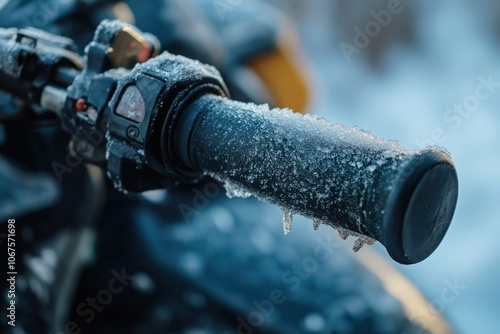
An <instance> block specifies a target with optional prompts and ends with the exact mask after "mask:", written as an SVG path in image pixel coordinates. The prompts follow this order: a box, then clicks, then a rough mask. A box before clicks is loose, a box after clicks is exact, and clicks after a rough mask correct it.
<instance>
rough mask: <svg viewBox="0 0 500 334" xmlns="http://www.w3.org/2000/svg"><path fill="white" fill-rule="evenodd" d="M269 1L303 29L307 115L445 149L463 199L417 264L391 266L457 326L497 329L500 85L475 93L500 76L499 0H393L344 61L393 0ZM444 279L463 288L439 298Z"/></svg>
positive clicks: (499, 306) (409, 143)
mask: <svg viewBox="0 0 500 334" xmlns="http://www.w3.org/2000/svg"><path fill="white" fill-rule="evenodd" d="M269 1H270V2H273V3H275V4H277V5H278V6H280V7H281V8H283V9H285V11H287V12H288V13H290V14H291V15H292V16H294V17H295V20H296V22H298V24H299V29H300V34H301V37H302V38H301V39H302V41H301V43H302V46H303V49H304V50H305V51H306V54H307V58H308V60H309V63H310V66H311V68H310V70H311V72H312V73H313V76H312V79H313V80H312V81H314V87H315V88H314V91H315V98H314V103H313V106H312V111H313V112H314V113H316V114H318V115H320V116H323V117H325V118H327V119H329V120H331V121H334V122H338V123H342V124H345V125H357V126H359V127H361V128H363V129H367V130H370V131H372V132H374V133H375V134H378V135H381V136H383V137H385V138H389V139H397V140H398V141H399V142H400V143H401V144H402V145H403V146H404V147H405V148H419V147H421V146H422V145H424V144H431V143H434V144H437V145H440V146H444V147H446V148H447V149H448V150H449V151H450V152H451V154H452V156H453V158H454V161H455V163H456V167H457V170H458V173H459V180H460V197H459V203H458V207H457V212H456V214H455V218H454V221H453V223H452V225H451V227H450V229H449V231H448V234H447V236H446V237H445V239H444V241H443V243H442V244H441V246H440V247H439V248H438V249H437V251H436V252H435V253H434V254H433V255H432V256H431V257H430V258H428V259H427V260H425V261H424V262H423V263H421V264H417V265H413V266H402V265H397V264H396V263H395V262H394V261H390V262H391V263H393V265H394V266H396V267H397V269H398V270H400V271H402V272H403V273H405V274H406V275H407V276H408V277H409V278H410V279H411V280H412V281H413V282H414V283H415V284H416V285H417V287H419V288H420V289H421V291H422V293H423V294H424V295H425V296H426V297H427V298H428V299H429V300H430V301H433V300H434V301H437V302H436V303H434V306H435V307H436V308H437V309H438V311H439V312H440V313H442V314H443V316H444V317H445V318H447V319H448V320H449V321H450V323H451V324H452V325H453V326H455V327H456V329H457V330H458V332H459V333H495V332H498V328H499V327H500V317H499V315H500V288H499V286H498V283H499V282H500V243H499V241H498V239H499V236H500V221H499V220H500V219H499V218H500V204H499V200H500V168H499V166H500V151H499V150H498V145H499V143H500V114H499V112H498V109H499V108H500V87H489V88H490V89H491V92H490V93H491V94H488V96H487V97H482V98H481V99H475V98H474V96H475V95H476V89H477V88H478V87H479V86H480V85H481V82H482V80H483V79H484V80H486V81H488V80H490V81H494V82H498V83H500V3H499V2H498V1H489V0H479V1H465V0H442V1H438V2H436V1H432V0H425V1H424V0H420V1H411V0H401V2H400V6H399V7H397V9H398V11H399V13H398V14H395V15H392V17H391V22H390V23H389V24H387V26H386V27H381V29H380V32H378V33H376V34H375V33H372V34H373V35H375V36H373V37H370V38H369V39H370V42H369V43H367V44H368V45H367V46H366V47H364V48H358V51H359V52H355V53H353V54H352V55H351V57H350V58H351V61H348V60H347V59H346V57H345V55H344V52H343V51H342V49H341V45H342V44H341V43H348V44H350V45H352V46H355V40H354V39H355V36H356V32H355V31H354V28H356V27H359V28H360V29H362V30H363V31H365V27H366V25H367V24H368V23H369V22H370V21H375V19H374V16H373V15H372V14H371V11H375V12H377V13H378V12H379V11H381V10H387V9H388V5H389V4H390V3H391V2H392V3H394V1H387V0H377V1H362V0H337V1H330V0H314V1H303V0H294V1H291V0H269ZM396 2H398V1H396ZM372 29H374V30H373V31H374V32H376V29H375V28H372ZM344 45H345V44H344ZM480 78H483V79H480ZM483 86H484V85H483ZM493 86H494V84H493ZM481 89H482V90H484V88H481ZM484 92H486V91H484ZM477 102H479V103H477ZM464 103H465V104H467V106H466V107H463V108H462V111H460V109H459V107H460V105H463V104H464ZM377 247H379V248H380V253H381V254H385V250H384V249H383V248H382V247H380V246H377ZM384 256H385V255H384ZM446 280H449V281H458V282H459V284H461V285H466V286H467V288H466V289H465V290H464V291H463V292H462V293H461V294H460V295H459V296H458V297H457V298H456V299H455V300H453V301H452V302H449V303H441V302H438V301H439V300H441V299H442V292H443V290H444V289H445V288H446V283H445V282H446ZM443 305H444V306H443Z"/></svg>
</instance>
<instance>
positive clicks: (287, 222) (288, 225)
mask: <svg viewBox="0 0 500 334" xmlns="http://www.w3.org/2000/svg"><path fill="white" fill-rule="evenodd" d="M292 223H293V214H292V213H291V212H290V211H288V210H285V209H284V210H283V234H285V235H287V234H288V233H290V231H291V230H292Z"/></svg>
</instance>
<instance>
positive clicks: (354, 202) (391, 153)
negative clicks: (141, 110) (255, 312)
mask: <svg viewBox="0 0 500 334" xmlns="http://www.w3.org/2000/svg"><path fill="white" fill-rule="evenodd" d="M179 124H180V126H179V129H178V131H180V133H181V134H180V135H179V136H178V137H177V138H178V139H179V140H178V141H177V143H176V147H177V152H178V157H180V158H181V160H182V161H183V164H184V165H185V166H186V167H188V168H190V169H192V170H193V171H202V172H204V173H208V174H210V175H213V176H214V177H215V178H217V179H219V180H222V181H223V182H224V183H226V187H228V188H229V189H230V190H231V188H232V189H233V190H236V191H237V192H240V193H242V192H243V193H251V194H254V195H255V196H256V197H258V198H261V199H263V200H267V201H270V202H272V203H275V204H277V205H279V206H281V207H283V208H286V209H287V210H290V211H291V212H294V213H298V214H302V215H304V216H306V217H310V218H312V219H319V220H321V221H322V222H324V223H326V224H329V225H332V226H334V227H342V228H345V229H348V230H351V231H354V232H357V233H359V234H362V235H366V236H369V237H372V238H374V239H376V240H378V241H380V242H381V243H382V244H383V245H384V246H385V247H386V248H387V250H388V252H389V254H390V255H391V257H392V258H393V259H394V260H396V261H398V262H400V263H404V264H412V263H417V262H420V261H422V260H424V259H425V258H427V257H428V256H429V255H430V254H431V253H432V252H433V251H434V250H435V249H436V248H437V246H438V245H439V243H440V242H441V240H442V239H443V237H444V235H445V233H446V231H447V229H448V226H449V224H450V222H451V219H452V216H453V212H454V210H455V205H456V201H457V195H458V180H457V174H456V172H455V168H454V165H453V163H452V160H451V158H450V156H449V155H448V154H447V153H446V152H444V151H442V150H440V149H436V148H430V149H425V150H421V151H407V150H404V149H402V148H401V147H400V146H399V145H398V144H397V143H396V142H393V141H386V140H384V139H382V138H380V137H376V136H374V135H372V134H370V133H368V132H366V131H363V130H361V129H359V128H347V127H343V126H341V125H335V124H331V123H329V122H327V121H325V120H323V119H319V118H316V117H314V116H307V115H306V116H302V115H298V114H294V113H293V112H292V111H290V110H280V109H274V110H269V108H267V107H266V106H256V105H252V104H245V103H239V102H235V101H231V100H229V99H227V98H222V97H218V96H214V95H205V96H202V97H200V98H198V99H197V100H196V101H194V102H193V103H192V104H191V105H190V106H189V107H188V108H187V109H186V110H185V112H184V113H183V120H182V121H181V122H180V123H179Z"/></svg>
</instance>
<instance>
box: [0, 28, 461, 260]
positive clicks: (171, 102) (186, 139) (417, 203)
mask: <svg viewBox="0 0 500 334" xmlns="http://www.w3.org/2000/svg"><path fill="white" fill-rule="evenodd" d="M9 31H10V32H9V34H6V33H4V34H3V35H1V36H0V37H1V38H0V44H1V45H0V51H1V52H0V55H1V56H2V57H4V59H10V60H12V61H11V62H9V64H8V66H6V65H5V66H0V73H1V76H3V77H4V78H5V77H7V78H8V79H9V80H10V81H11V82H12V81H15V82H16V84H12V85H9V84H5V83H4V84H2V83H0V86H1V88H2V89H4V90H6V91H9V92H11V93H13V94H15V95H16V96H18V97H19V98H21V99H23V100H25V101H26V102H28V103H30V104H31V105H33V106H34V107H37V108H40V106H41V107H42V108H43V109H48V110H52V111H53V112H55V113H56V114H57V115H58V116H59V118H60V119H61V123H62V126H63V128H64V129H65V130H67V131H68V132H69V133H71V134H72V136H73V139H72V142H71V143H70V148H71V150H72V152H73V154H74V155H78V156H80V157H82V158H83V159H84V160H86V161H88V162H91V163H95V164H101V165H103V166H106V167H107V171H108V176H109V177H110V178H111V180H112V181H113V182H114V184H115V186H116V188H118V189H120V190H124V191H134V192H141V191H145V190H151V189H159V188H165V187H171V186H174V185H176V184H178V183H181V182H194V181H196V180H198V179H199V178H200V177H202V176H204V175H205V174H209V175H211V176H213V177H214V178H216V179H218V180H220V181H222V182H223V183H224V184H225V186H226V188H227V189H228V190H229V191H230V192H232V193H234V194H236V195H248V194H253V195H255V196H256V197H258V198H261V199H264V200H268V201H270V202H272V203H276V204H278V205H280V206H281V207H283V208H284V209H286V210H288V211H290V212H293V213H298V214H302V215H304V216H306V217H309V218H312V219H314V220H316V221H317V222H321V223H325V224H328V225H331V226H334V227H336V228H342V229H345V230H349V231H353V232H355V233H357V234H359V235H364V236H368V237H371V238H373V239H376V240H378V241H380V242H381V243H382V244H383V245H384V246H385V247H386V248H387V250H388V252H389V254H390V255H391V257H392V258H393V259H395V260H396V261H398V262H400V263H405V264H411V263H417V262H420V261H422V260H423V259H425V258H427V257H428V256H429V255H430V254H431V253H432V252H433V251H434V250H435V249H436V248H437V246H438V245H439V243H440V242H441V240H442V239H443V237H444V235H445V233H446V231H447V229H448V226H449V224H450V222H451V219H452V216H453V213H454V210H455V205H456V201H457V196H458V180H457V175H456V172H455V168H454V165H453V163H452V161H451V158H450V156H449V154H447V153H446V152H445V151H443V150H441V149H438V148H429V149H425V150H421V151H406V150H404V149H402V148H401V147H400V146H399V145H398V144H397V143H395V142H391V141H386V140H384V139H382V138H380V137H376V136H374V135H372V134H370V133H368V132H366V131H363V130H361V129H358V128H346V127H343V126H340V125H335V124H331V123H329V122H327V121H325V120H322V119H319V118H316V117H314V116H307V115H306V116H303V115H299V114H294V113H293V112H292V111H290V110H279V109H274V110H269V108H268V107H267V106H256V105H253V104H246V103H240V102H235V101H232V100H230V99H229V97H228V96H229V94H228V92H227V89H226V87H225V85H224V82H223V80H222V78H221V76H220V74H219V73H218V71H217V70H216V69H215V68H213V67H211V66H208V65H203V64H201V63H199V62H197V61H194V60H190V59H187V58H184V57H180V56H174V55H171V54H169V53H166V52H165V53H163V54H161V55H160V56H156V50H157V49H158V43H157V41H156V40H155V38H154V37H152V36H150V35H147V34H143V33H142V32H140V31H138V30H137V29H136V28H135V27H132V26H129V25H127V24H125V23H122V22H119V21H104V22H103V23H101V25H100V26H99V28H98V29H97V31H96V34H95V37H94V40H93V41H92V42H91V43H90V44H89V46H88V47H87V48H86V50H85V58H84V59H85V61H81V60H79V58H78V56H76V54H75V53H74V50H73V48H72V47H69V46H68V45H69V43H67V40H65V39H63V40H56V39H51V38H48V41H47V42H45V43H43V42H42V43H41V42H39V39H42V40H43V39H45V38H46V36H47V35H44V34H45V33H44V34H42V33H40V32H39V31H35V32H33V31H21V32H19V31H17V32H16V31H14V32H13V31H12V30H9ZM2 36H4V37H2ZM5 36H6V37H5ZM20 36H21V37H20ZM51 41H52V42H51ZM54 41H58V43H59V44H55V42H54ZM20 43H22V44H23V45H22V48H21V49H23V51H22V56H18V55H16V56H15V57H13V56H5V55H6V54H8V53H9V50H19V48H20V46H19V44H20ZM37 45H38V46H37ZM57 50H60V51H61V52H60V53H58V52H57ZM118 50H120V54H119V55H118V54H117V52H118ZM16 52H17V51H16ZM44 53H47V54H49V55H51V56H50V57H47V56H46V55H45V54H44ZM123 54H125V56H123ZM41 55H43V56H41ZM61 55H62V56H61ZM120 56H122V57H120ZM5 57H7V58H5ZM8 57H10V58H8ZM68 59H69V61H68ZM28 60H29V62H28ZM13 61H15V62H14V63H13ZM33 64H35V65H36V66H35V65H33ZM80 67H81V68H80ZM28 70H29V71H28ZM26 73H33V75H27V74H26ZM61 73H62V74H61ZM12 87H18V88H16V89H12Z"/></svg>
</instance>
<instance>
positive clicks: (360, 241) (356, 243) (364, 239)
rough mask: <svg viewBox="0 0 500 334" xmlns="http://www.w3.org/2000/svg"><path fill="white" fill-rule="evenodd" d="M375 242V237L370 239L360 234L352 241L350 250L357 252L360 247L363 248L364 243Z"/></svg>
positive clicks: (371, 243) (370, 243)
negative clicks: (352, 244)
mask: <svg viewBox="0 0 500 334" xmlns="http://www.w3.org/2000/svg"><path fill="white" fill-rule="evenodd" d="M375 242H376V240H375V239H372V238H370V237H367V236H361V237H359V238H358V239H357V240H356V241H354V246H353V247H352V250H353V251H354V253H356V252H358V251H359V250H360V249H361V248H363V246H364V245H369V246H371V245H373V244H374V243H375Z"/></svg>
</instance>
